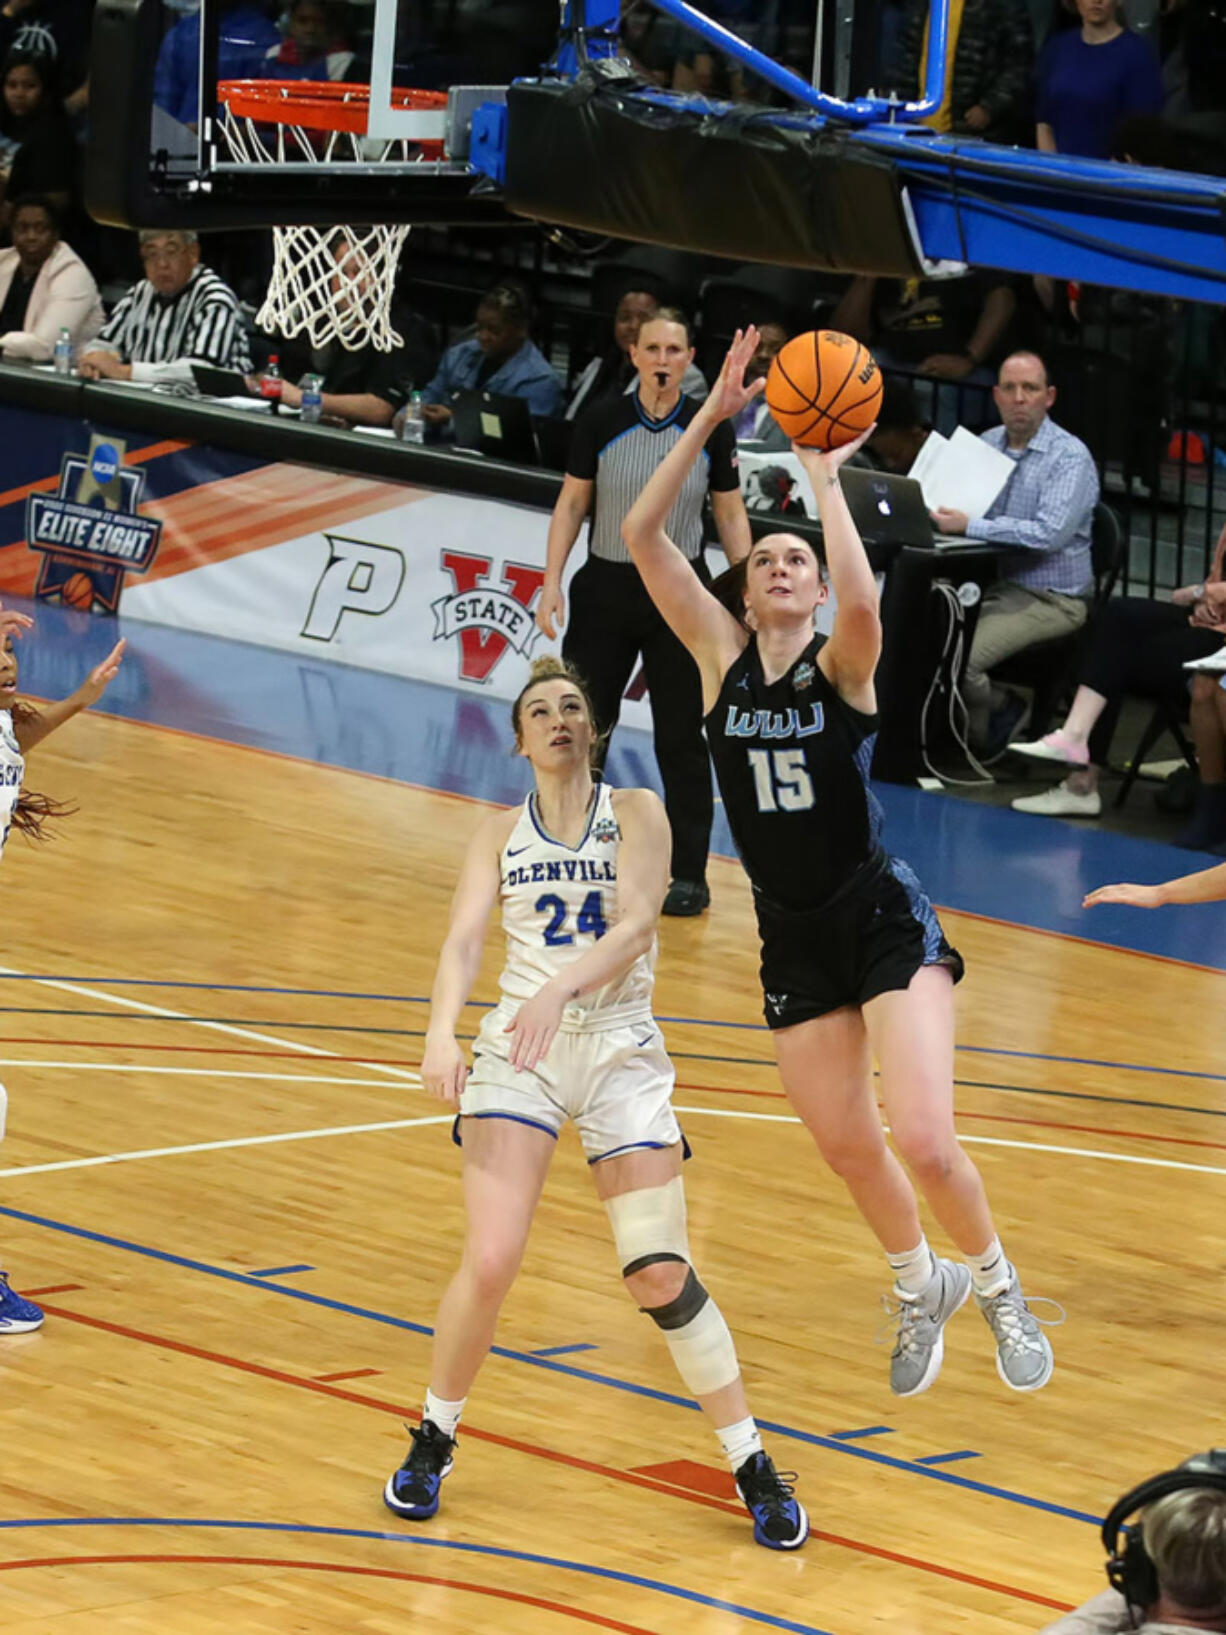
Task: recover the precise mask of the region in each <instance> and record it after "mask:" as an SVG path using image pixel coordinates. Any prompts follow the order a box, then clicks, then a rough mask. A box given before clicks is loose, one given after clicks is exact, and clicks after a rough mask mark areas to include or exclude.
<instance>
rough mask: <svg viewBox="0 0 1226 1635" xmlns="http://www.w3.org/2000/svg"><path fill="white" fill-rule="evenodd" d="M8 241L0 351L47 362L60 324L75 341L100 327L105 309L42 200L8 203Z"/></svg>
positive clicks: (0, 286) (0, 283)
mask: <svg viewBox="0 0 1226 1635" xmlns="http://www.w3.org/2000/svg"><path fill="white" fill-rule="evenodd" d="M12 236H13V244H12V248H11V249H7V250H0V352H2V353H3V354H4V356H5V357H6V358H26V359H28V360H29V361H30V362H32V363H46V362H47V361H48V360H49V359H50V358H52V357H53V356H54V354H55V343H56V341H57V340H58V339H59V333H60V330H61V329H66V330H67V331H68V333H69V334H70V335H71V336H72V344H73V346H74V347H80V346H82V345H84V343H86V342H87V341H91V340H93V338H94V336H95V335H96V334H97V333H98V331H99V330H100V329H101V328H102V325H103V322H104V320H105V314H104V312H103V310H102V301H101V298H100V297H99V295H98V286H97V284H95V282H94V278H93V274H92V273H91V272H90V270H89V268H88V267H87V266H86V265H85V263H84V262H83V261H82V260H81V258H80V256H79V255H78V254H77V253H76V251H75V250H72V249H70V248H69V246H68V245H67V244H65V243H64V241H63V240H62V239H61V238H60V224H59V217H58V214H57V212H56V210H55V208H54V206H53V205H51V204H49V203H48V202H47V200H45V199H40V198H34V197H27V198H24V199H18V200H17V202H16V203H15V205H14V206H13V217H12Z"/></svg>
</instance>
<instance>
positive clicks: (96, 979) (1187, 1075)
mask: <svg viewBox="0 0 1226 1635" xmlns="http://www.w3.org/2000/svg"><path fill="white" fill-rule="evenodd" d="M1111 946H1113V945H1111ZM0 982H75V983H78V984H83V985H92V986H95V987H96V986H97V985H98V984H99V983H106V984H107V985H108V986H109V987H112V988H197V989H203V990H206V991H209V992H215V993H269V994H286V995H294V996H297V997H300V998H306V999H365V1000H373V1001H377V1002H380V1003H386V1004H394V1005H428V1004H429V1003H430V996H429V995H428V994H388V993H358V992H356V991H353V990H350V989H346V988H278V987H269V986H260V985H255V984H252V983H244V982H177V981H169V980H165V979H149V978H145V977H129V976H54V975H39V974H35V973H33V972H28V971H14V972H0ZM496 1003H497V1001H496V1000H488V999H470V1000H469V1001H468V1006H469V1007H470V1008H471V1009H473V1010H490V1009H492V1008H493V1006H494V1005H495V1004H496ZM0 1010H14V1011H27V1012H28V1014H31V1015H44V1014H45V1015H48V1016H56V1015H65V1016H109V1015H111V1014H112V1013H111V1012H109V1011H80V1010H71V1009H69V1010H64V1011H57V1010H48V1011H45V1012H44V1011H42V1010H41V1009H32V1008H29V1007H25V1006H20V1005H13V1006H0ZM152 1020H155V1021H157V1020H160V1021H169V1020H172V1018H169V1017H161V1018H157V1017H155V1018H152ZM192 1020H199V1021H224V1022H237V1023H242V1022H246V1023H247V1025H248V1026H264V1027H274V1026H275V1027H318V1028H320V1029H321V1030H323V1031H327V1029H328V1027H329V1024H328V1023H326V1022H320V1023H314V1022H279V1023H272V1022H268V1023H258V1022H256V1023H253V1022H251V1021H250V1020H249V1019H248V1018H246V1017H201V1018H192ZM656 1020H657V1022H669V1023H675V1024H677V1026H684V1027H703V1028H731V1029H741V1030H748V1031H750V1032H754V1033H766V1032H767V1029H766V1027H765V1026H764V1025H763V1024H762V1023H761V1022H733V1021H729V1020H728V1019H726V1018H721V1017H710V1016H657V1018H656ZM333 1031H335V1032H338V1033H340V1032H346V1033H348V1032H363V1031H368V1032H371V1033H378V1032H391V1033H397V1032H401V1033H409V1034H415V1033H416V1032H417V1031H418V1030H416V1029H396V1028H391V1029H380V1028H370V1029H366V1030H364V1029H361V1028H350V1027H342V1026H340V1025H337V1026H336V1027H335V1028H334V1029H333ZM956 1049H957V1050H959V1051H968V1052H971V1053H972V1054H975V1055H983V1056H1011V1057H1016V1058H1017V1059H1018V1060H1020V1061H1035V1062H1061V1063H1064V1064H1066V1065H1068V1066H1073V1067H1104V1068H1108V1069H1112V1070H1114V1071H1117V1072H1120V1073H1155V1074H1160V1075H1162V1076H1163V1077H1165V1078H1177V1079H1208V1080H1210V1081H1212V1082H1214V1083H1226V1073H1198V1072H1196V1071H1194V1070H1193V1069H1190V1068H1186V1067H1159V1066H1158V1065H1157V1064H1156V1063H1147V1062H1116V1061H1100V1060H1099V1059H1098V1058H1096V1057H1094V1056H1057V1055H1051V1054H1047V1053H1046V1052H1043V1051H1038V1050H1006V1049H1003V1048H1000V1047H997V1046H993V1045H965V1044H959V1045H957V1046H956ZM693 1059H694V1060H697V1061H716V1062H718V1061H737V1062H738V1063H739V1064H740V1065H743V1066H755V1067H757V1066H762V1067H773V1066H774V1065H775V1063H774V1060H773V1058H771V1057H762V1058H756V1057H755V1058H752V1059H750V1060H742V1059H741V1058H736V1057H726V1056H699V1057H694V1058H693ZM986 1088H989V1089H992V1088H995V1087H994V1086H990V1085H989V1086H987V1087H986ZM1139 1105H1144V1104H1143V1103H1141V1104H1139Z"/></svg>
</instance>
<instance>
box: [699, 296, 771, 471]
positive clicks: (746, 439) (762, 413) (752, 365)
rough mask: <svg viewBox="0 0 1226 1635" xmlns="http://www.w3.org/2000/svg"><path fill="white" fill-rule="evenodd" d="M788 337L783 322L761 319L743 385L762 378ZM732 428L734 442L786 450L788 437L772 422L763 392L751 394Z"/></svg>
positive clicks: (769, 450) (763, 448)
mask: <svg viewBox="0 0 1226 1635" xmlns="http://www.w3.org/2000/svg"><path fill="white" fill-rule="evenodd" d="M790 339H791V333H790V331H789V330H788V327H787V325H786V324H783V323H780V322H779V321H778V320H777V319H774V318H764V319H763V321H762V322H761V323H760V324H759V325H758V347H757V350H756V351H755V353H754V355H753V357H752V358H750V360H749V363H748V364H747V365H746V367H745V384H746V385H747V386H748V385H750V384H751V383H752V382H753V381H755V380H764V379H765V378H766V376H767V375H768V374H769V373H770V366H771V364H772V363H774V361H775V359H776V358H777V357H778V356H779V353H780V352H781V351H782V350H783V348H784V347H785V346H786V345H787V343H788V341H789V340H790ZM705 395H706V394H705V393H704V396H705ZM732 429H733V431H734V432H735V434H736V440H737V442H738V443H753V444H754V445H755V447H757V448H759V449H761V450H763V451H765V452H768V453H774V452H775V451H776V450H782V449H790V448H791V446H792V440H791V438H790V437H789V436H788V435H787V433H786V432H785V431H784V430H783V429H782V428H781V427H780V425H779V423H778V422H777V421H776V419H775V417H774V415H773V414H772V413H771V411H770V404H769V403H767V401H766V398H765V396H764V395H763V396H761V397H755V398H754V400H753V402H752V403H750V404H748V405H747V406H746V407H745V408H744V409H742V410H741V412H740V414H739V415H737V417H736V419H735V420H733V422H732Z"/></svg>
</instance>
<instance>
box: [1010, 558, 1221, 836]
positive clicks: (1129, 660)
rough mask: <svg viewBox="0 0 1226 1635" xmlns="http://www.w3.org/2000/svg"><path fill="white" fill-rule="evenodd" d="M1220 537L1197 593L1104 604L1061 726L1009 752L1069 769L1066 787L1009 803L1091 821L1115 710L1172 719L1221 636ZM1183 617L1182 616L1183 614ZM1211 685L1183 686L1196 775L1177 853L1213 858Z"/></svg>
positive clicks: (1216, 681)
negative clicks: (1152, 703) (1151, 704)
mask: <svg viewBox="0 0 1226 1635" xmlns="http://www.w3.org/2000/svg"><path fill="white" fill-rule="evenodd" d="M1224 556H1226V528H1223V529H1222V532H1221V534H1220V535H1219V536H1218V542H1217V549H1216V550H1215V551H1214V553H1213V566H1212V569H1211V570H1210V572H1209V575H1208V578H1207V579H1205V580H1204V581H1203V582H1202V583H1201V584H1198V585H1184V586H1182V587H1181V588H1180V589H1179V590H1177V591H1175V592H1174V594H1173V595H1172V597H1171V600H1170V601H1169V602H1158V601H1153V600H1151V599H1150V598H1149V597H1147V596H1125V597H1120V598H1118V599H1114V600H1112V601H1110V602H1108V603H1107V605H1106V607H1105V608H1104V609H1103V612H1102V617H1101V619H1100V620H1099V621H1098V625H1097V628H1096V629H1095V631H1094V634H1093V636H1092V638H1091V640H1090V645H1089V647H1088V649H1087V651H1086V656H1085V662H1084V663H1083V665H1082V668H1081V685H1080V686H1079V687H1078V688H1077V692H1076V694H1075V695H1074V697H1073V703H1072V707H1071V709H1070V710H1069V713H1068V715H1067V716H1066V717H1065V720H1064V725H1063V726H1061V727H1058V728H1057V729H1056V731H1055V732H1049V733H1048V734H1047V736H1046V737H1045V738H1038V739H1036V740H1035V741H1034V742H1033V743H1026V744H1013V745H1011V746H1010V747H1011V749H1012V751H1013V753H1015V754H1018V755H1023V756H1025V757H1026V759H1027V760H1032V761H1048V762H1052V763H1054V764H1055V765H1057V766H1064V767H1067V768H1068V772H1067V775H1066V777H1065V778H1064V781H1063V782H1062V783H1059V784H1057V785H1056V787H1055V788H1054V789H1045V790H1044V791H1043V793H1042V794H1040V795H1025V796H1022V797H1021V798H1020V799H1018V800H1015V801H1014V802H1013V808H1014V810H1015V811H1017V812H1032V813H1035V814H1037V815H1038V816H1039V817H1097V816H1098V815H1099V813H1100V812H1101V811H1102V798H1101V796H1100V795H1099V792H1098V783H1099V775H1100V772H1101V769H1102V768H1103V767H1104V766H1106V764H1107V757H1108V754H1109V752H1110V748H1111V739H1112V736H1113V735H1114V732H1115V726H1116V722H1117V721H1118V720H1119V714H1120V706H1121V704H1122V703H1123V701H1124V698H1125V697H1126V695H1127V694H1128V693H1130V692H1137V693H1141V694H1142V695H1143V696H1145V697H1149V698H1158V699H1165V700H1166V701H1167V702H1168V703H1169V704H1170V705H1171V707H1172V708H1173V709H1180V708H1181V706H1182V704H1183V703H1184V701H1185V700H1186V698H1187V694H1188V690H1189V689H1188V680H1189V677H1188V672H1187V671H1186V670H1185V669H1184V668H1183V666H1184V665H1185V664H1186V663H1187V662H1188V661H1189V660H1190V659H1200V658H1207V657H1208V656H1209V655H1210V654H1211V653H1214V652H1217V651H1218V650H1219V649H1220V647H1221V645H1222V638H1223V636H1226V581H1224V580H1223V557H1224ZM1189 610H1190V611H1189ZM1221 680H1222V677H1220V676H1216V675H1194V676H1193V677H1192V678H1191V695H1192V696H1191V710H1190V720H1191V726H1192V741H1193V743H1194V744H1195V746H1196V763H1197V767H1198V769H1199V771H1200V786H1199V788H1198V790H1197V801H1196V807H1195V810H1194V811H1193V813H1192V816H1191V817H1190V819H1189V820H1188V824H1187V827H1186V828H1185V829H1184V830H1183V831H1182V833H1181V834H1180V835H1179V836H1178V837H1177V838H1176V841H1175V844H1176V845H1177V846H1187V847H1188V848H1189V849H1190V850H1193V851H1212V850H1215V849H1216V848H1218V847H1220V846H1221V845H1222V843H1223V842H1226V693H1223V691H1222V689H1221V686H1220V682H1221Z"/></svg>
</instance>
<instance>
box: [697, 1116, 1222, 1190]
mask: <svg viewBox="0 0 1226 1635" xmlns="http://www.w3.org/2000/svg"><path fill="white" fill-rule="evenodd" d="M673 1110H674V1112H678V1113H684V1114H685V1115H686V1116H687V1117H690V1116H693V1117H696V1118H746V1119H753V1120H754V1121H755V1122H757V1123H760V1124H797V1125H798V1124H799V1123H800V1120H799V1119H798V1118H796V1117H794V1116H793V1115H792V1114H791V1113H743V1112H738V1111H737V1109H736V1108H734V1107H674V1109H673ZM884 1128H885V1129H886V1131H887V1132H888V1130H889V1125H885V1126H884ZM958 1140H959V1141H960V1142H962V1143H963V1145H964V1146H970V1145H972V1144H974V1145H975V1146H979V1147H1009V1148H1012V1149H1013V1150H1015V1151H1017V1152H1045V1153H1055V1154H1056V1155H1058V1156H1060V1157H1064V1158H1096V1159H1101V1160H1102V1161H1103V1162H1104V1163H1107V1164H1144V1165H1146V1166H1147V1167H1148V1168H1150V1169H1176V1170H1184V1171H1190V1172H1191V1173H1193V1174H1195V1175H1226V1169H1223V1168H1221V1167H1219V1166H1217V1165H1214V1164H1186V1163H1184V1162H1183V1161H1182V1160H1181V1159H1178V1158H1141V1157H1138V1156H1136V1155H1135V1154H1133V1153H1127V1152H1098V1151H1097V1150H1096V1149H1094V1148H1092V1147H1055V1146H1050V1145H1049V1144H1047V1143H1046V1142H1041V1141H1008V1140H1006V1139H1005V1138H1004V1137H1003V1136H994V1135H964V1134H962V1132H961V1131H959V1133H958Z"/></svg>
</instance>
